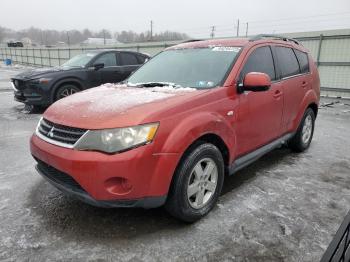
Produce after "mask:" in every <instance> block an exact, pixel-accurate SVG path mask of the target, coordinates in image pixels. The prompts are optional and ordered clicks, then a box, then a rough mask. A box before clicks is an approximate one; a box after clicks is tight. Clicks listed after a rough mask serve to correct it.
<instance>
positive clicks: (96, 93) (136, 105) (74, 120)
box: [44, 84, 205, 129]
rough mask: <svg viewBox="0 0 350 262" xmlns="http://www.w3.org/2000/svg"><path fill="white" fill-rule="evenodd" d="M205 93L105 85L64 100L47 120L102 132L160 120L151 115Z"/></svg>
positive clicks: (45, 116)
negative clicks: (106, 129) (102, 130)
mask: <svg viewBox="0 0 350 262" xmlns="http://www.w3.org/2000/svg"><path fill="white" fill-rule="evenodd" d="M202 92H205V91H199V90H196V89H194V88H173V87H152V88H138V87H128V86H126V85H113V84H105V85H102V86H99V87H95V88H91V89H88V90H86V91H83V92H80V93H77V94H74V95H71V96H69V97H66V98H64V99H61V100H59V101H57V102H56V103H54V104H53V105H51V106H50V107H49V108H48V109H47V110H46V111H45V113H44V118H46V119H48V120H50V121H52V122H54V123H57V124H61V125H65V126H72V127H78V128H84V129H103V128H116V127H125V126H132V125H138V124H142V123H146V122H153V121H159V120H160V119H151V118H150V116H152V115H153V114H156V113H158V115H159V112H161V111H162V110H165V109H166V108H169V106H170V107H171V106H174V105H175V104H178V103H179V102H180V101H183V100H184V99H188V98H190V97H193V96H195V95H198V94H200V93H202Z"/></svg>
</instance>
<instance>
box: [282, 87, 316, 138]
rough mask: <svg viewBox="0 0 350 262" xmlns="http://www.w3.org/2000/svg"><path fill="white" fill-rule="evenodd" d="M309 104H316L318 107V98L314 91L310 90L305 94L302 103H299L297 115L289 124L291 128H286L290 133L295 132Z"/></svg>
mask: <svg viewBox="0 0 350 262" xmlns="http://www.w3.org/2000/svg"><path fill="white" fill-rule="evenodd" d="M310 104H316V105H317V106H318V98H317V94H316V92H315V90H313V89H310V90H308V91H307V92H306V94H305V96H304V98H303V101H302V102H301V103H300V106H299V109H298V114H297V116H296V117H295V119H294V120H293V121H292V122H291V126H290V127H289V128H288V129H289V130H290V131H296V130H297V129H298V127H299V125H300V121H301V119H302V118H303V116H304V113H305V110H306V109H307V108H308V107H309V105H310Z"/></svg>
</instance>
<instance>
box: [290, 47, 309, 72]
mask: <svg viewBox="0 0 350 262" xmlns="http://www.w3.org/2000/svg"><path fill="white" fill-rule="evenodd" d="M294 52H295V54H296V55H297V58H298V61H299V65H300V71H301V73H303V74H304V73H308V72H310V68H309V58H308V56H307V54H306V53H304V52H301V51H299V50H296V49H294Z"/></svg>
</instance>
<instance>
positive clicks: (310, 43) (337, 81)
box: [0, 30, 350, 97]
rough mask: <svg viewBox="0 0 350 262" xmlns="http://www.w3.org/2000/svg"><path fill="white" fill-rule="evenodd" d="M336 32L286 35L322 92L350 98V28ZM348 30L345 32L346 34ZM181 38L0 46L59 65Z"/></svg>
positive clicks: (6, 53) (4, 53) (28, 60)
mask: <svg viewBox="0 0 350 262" xmlns="http://www.w3.org/2000/svg"><path fill="white" fill-rule="evenodd" d="M334 32H336V33H331V34H330V33H329V32H328V33H327V31H325V34H322V33H320V34H319V35H315V34H312V32H310V33H300V34H287V35H288V36H291V37H294V38H295V39H297V40H299V41H300V42H301V43H302V45H304V46H305V47H306V48H308V49H309V50H310V52H311V55H312V56H313V57H314V59H315V61H316V63H317V66H318V68H319V72H320V78H321V90H322V94H323V95H325V96H327V95H329V96H338V97H350V30H346V31H344V30H343V31H341V33H342V34H340V33H339V32H340V31H339V30H338V31H337V30H336V31H334ZM344 32H345V33H344ZM178 43H179V41H171V42H161V43H160V42H158V43H140V44H129V45H128V44H123V45H115V46H98V47H71V48H8V47H2V48H1V47H0V60H4V59H6V58H9V59H11V60H12V61H13V62H14V63H18V64H24V65H31V66H59V65H61V64H63V63H64V62H65V61H67V60H68V59H69V58H71V57H73V56H75V55H78V54H80V53H82V52H86V51H87V50H92V49H105V48H117V49H121V50H133V51H138V52H143V53H147V54H150V55H155V54H157V53H159V52H161V51H162V50H163V49H164V48H166V47H169V46H172V45H175V44H178Z"/></svg>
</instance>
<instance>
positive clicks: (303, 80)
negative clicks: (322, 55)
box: [274, 46, 311, 132]
mask: <svg viewBox="0 0 350 262" xmlns="http://www.w3.org/2000/svg"><path fill="white" fill-rule="evenodd" d="M274 53H275V54H276V57H277V65H278V74H279V77H280V79H281V83H282V88H283V93H284V112H283V130H284V132H288V131H291V128H293V127H294V125H293V122H294V121H295V120H296V117H297V114H298V112H299V110H300V106H301V103H302V101H303V98H304V96H305V93H306V91H307V90H308V89H309V88H310V86H311V85H310V79H309V77H308V75H309V61H308V56H307V54H306V53H303V52H301V51H298V50H295V49H292V48H290V47H284V46H275V47H274Z"/></svg>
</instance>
